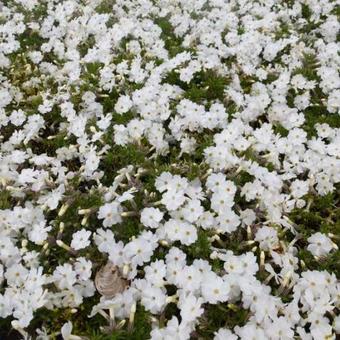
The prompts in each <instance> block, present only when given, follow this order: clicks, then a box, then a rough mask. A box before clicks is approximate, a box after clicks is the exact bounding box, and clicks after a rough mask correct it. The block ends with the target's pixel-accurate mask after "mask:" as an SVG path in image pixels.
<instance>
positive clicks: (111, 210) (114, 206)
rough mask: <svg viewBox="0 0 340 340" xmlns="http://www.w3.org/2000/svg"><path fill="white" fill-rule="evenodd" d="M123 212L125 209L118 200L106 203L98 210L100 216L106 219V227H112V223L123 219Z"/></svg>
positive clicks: (104, 223) (104, 224) (104, 222)
mask: <svg viewBox="0 0 340 340" xmlns="http://www.w3.org/2000/svg"><path fill="white" fill-rule="evenodd" d="M122 212H123V209H122V207H121V205H120V204H119V203H118V202H112V203H106V204H104V205H103V206H101V207H100V209H99V211H98V218H99V219H104V221H103V226H104V227H111V226H112V225H114V224H117V223H120V222H121V221H122V217H121V213H122Z"/></svg>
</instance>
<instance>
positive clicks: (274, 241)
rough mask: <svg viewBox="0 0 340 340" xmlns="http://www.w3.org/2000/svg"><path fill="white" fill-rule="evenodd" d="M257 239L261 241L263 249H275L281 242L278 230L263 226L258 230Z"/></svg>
mask: <svg viewBox="0 0 340 340" xmlns="http://www.w3.org/2000/svg"><path fill="white" fill-rule="evenodd" d="M255 241H257V242H259V243H260V248H261V249H263V250H271V249H274V248H275V247H276V246H277V245H278V242H279V239H278V237H277V231H276V230H275V229H274V228H271V227H267V226H263V227H261V228H260V229H259V230H258V231H257V232H256V236H255Z"/></svg>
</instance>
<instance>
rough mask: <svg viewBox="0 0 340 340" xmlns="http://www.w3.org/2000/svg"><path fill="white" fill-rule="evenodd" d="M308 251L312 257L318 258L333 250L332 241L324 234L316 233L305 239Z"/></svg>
mask: <svg viewBox="0 0 340 340" xmlns="http://www.w3.org/2000/svg"><path fill="white" fill-rule="evenodd" d="M307 241H308V243H309V245H308V247H307V250H309V251H310V252H311V253H312V254H313V255H314V256H317V257H320V256H325V255H327V254H328V253H329V252H330V251H331V250H332V249H334V248H335V245H334V243H333V242H332V240H331V239H330V238H329V237H327V236H326V235H325V234H322V233H320V232H317V233H315V234H313V235H312V236H310V237H309V238H308V239H307Z"/></svg>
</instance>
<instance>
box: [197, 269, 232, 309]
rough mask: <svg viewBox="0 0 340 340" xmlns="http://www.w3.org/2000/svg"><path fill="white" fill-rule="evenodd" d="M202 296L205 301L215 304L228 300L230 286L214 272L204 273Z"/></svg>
mask: <svg viewBox="0 0 340 340" xmlns="http://www.w3.org/2000/svg"><path fill="white" fill-rule="evenodd" d="M201 289H202V296H203V298H204V300H205V301H206V302H209V303H212V304H216V303H218V302H225V301H227V300H228V297H229V291H230V286H229V284H228V282H227V281H224V280H223V279H221V278H220V277H219V276H217V275H216V274H215V273H213V272H211V273H209V274H206V275H205V276H204V278H203V282H202V286H201Z"/></svg>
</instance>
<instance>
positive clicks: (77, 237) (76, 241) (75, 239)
mask: <svg viewBox="0 0 340 340" xmlns="http://www.w3.org/2000/svg"><path fill="white" fill-rule="evenodd" d="M90 236H91V232H90V231H88V230H85V229H81V230H79V231H77V232H75V233H74V234H73V235H72V242H71V248H73V249H75V250H79V249H83V248H86V247H88V246H89V245H90V243H91V241H90V240H89V238H90Z"/></svg>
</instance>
